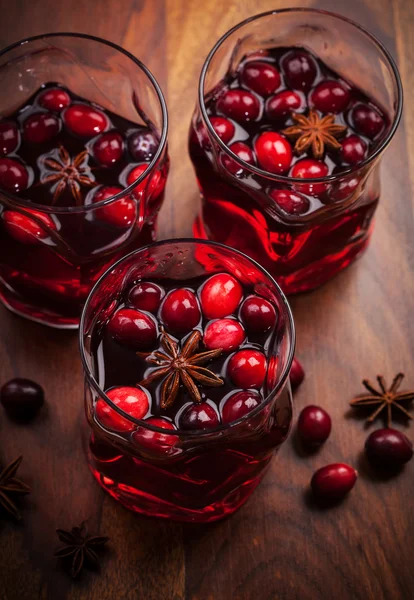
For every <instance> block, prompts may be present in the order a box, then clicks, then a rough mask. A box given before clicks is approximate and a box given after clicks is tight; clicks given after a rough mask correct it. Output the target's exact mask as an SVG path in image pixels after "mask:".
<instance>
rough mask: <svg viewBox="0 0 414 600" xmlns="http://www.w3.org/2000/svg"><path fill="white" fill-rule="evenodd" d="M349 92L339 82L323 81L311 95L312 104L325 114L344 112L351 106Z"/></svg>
mask: <svg viewBox="0 0 414 600" xmlns="http://www.w3.org/2000/svg"><path fill="white" fill-rule="evenodd" d="M350 99H351V95H350V93H349V90H348V89H347V88H346V87H345V86H344V85H343V84H342V83H340V82H339V81H334V80H328V81H322V83H320V84H319V85H317V86H316V88H315V89H314V90H313V92H312V93H311V95H310V102H311V104H312V106H314V107H315V108H316V109H317V110H320V111H321V112H323V113H340V112H343V111H344V110H345V109H346V107H347V106H348V104H349V100H350Z"/></svg>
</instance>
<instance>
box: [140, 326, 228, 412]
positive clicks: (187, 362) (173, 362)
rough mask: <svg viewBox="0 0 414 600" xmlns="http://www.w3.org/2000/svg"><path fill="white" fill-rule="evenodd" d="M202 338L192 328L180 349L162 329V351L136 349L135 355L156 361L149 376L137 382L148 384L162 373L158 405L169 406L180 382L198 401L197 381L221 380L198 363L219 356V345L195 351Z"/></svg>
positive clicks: (213, 382) (209, 383)
mask: <svg viewBox="0 0 414 600" xmlns="http://www.w3.org/2000/svg"><path fill="white" fill-rule="evenodd" d="M200 340H201V333H200V332H199V331H193V333H192V334H191V335H190V336H189V338H188V339H187V341H186V342H185V344H184V346H183V347H182V349H181V351H180V347H179V345H178V343H177V342H176V341H175V340H174V338H172V337H171V336H170V335H168V333H166V332H165V331H164V330H163V331H162V336H161V345H162V347H163V349H164V352H160V351H156V352H152V353H151V354H143V353H142V352H137V354H138V356H143V357H144V358H145V360H146V361H147V362H149V363H150V364H153V365H157V368H156V369H154V370H153V371H152V372H151V374H150V375H148V377H146V378H145V379H143V380H142V381H141V382H140V383H139V385H142V386H143V387H147V386H148V385H149V384H150V383H152V382H153V381H156V380H157V379H159V378H160V377H164V378H165V379H164V381H163V384H162V387H161V408H168V407H169V406H171V405H172V404H173V402H174V400H175V399H176V397H177V394H178V390H179V387H180V382H182V383H183V384H184V385H185V387H186V388H187V391H188V393H189V394H190V396H191V398H192V399H193V400H194V402H201V394H200V390H199V389H198V386H197V383H196V382H197V381H198V382H199V383H201V384H202V385H206V386H212V387H219V386H221V385H223V384H224V381H223V380H222V379H221V378H220V377H218V376H217V375H216V374H215V373H213V372H212V371H210V370H209V369H206V368H205V367H200V365H202V364H204V363H206V362H208V361H209V360H211V359H213V358H216V357H217V356H220V354H221V353H222V349H221V348H217V349H216V350H209V351H207V352H201V353H198V354H196V353H195V352H196V350H197V348H198V346H199V343H200Z"/></svg>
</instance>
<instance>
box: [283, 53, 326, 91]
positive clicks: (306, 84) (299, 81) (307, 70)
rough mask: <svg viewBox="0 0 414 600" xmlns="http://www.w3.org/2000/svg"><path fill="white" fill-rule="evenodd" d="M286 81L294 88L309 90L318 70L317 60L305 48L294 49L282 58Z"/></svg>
mask: <svg viewBox="0 0 414 600" xmlns="http://www.w3.org/2000/svg"><path fill="white" fill-rule="evenodd" d="M282 68H283V71H284V73H285V79H286V82H287V83H288V85H289V86H290V87H292V88H293V89H294V90H304V91H306V90H309V89H310V87H311V86H312V84H313V82H314V81H315V79H316V75H317V72H318V69H317V66H316V62H315V60H314V59H313V58H312V56H310V54H308V53H307V52H304V51H303V50H292V51H291V52H289V53H288V54H286V56H284V57H283V59H282Z"/></svg>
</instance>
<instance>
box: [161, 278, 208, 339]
mask: <svg viewBox="0 0 414 600" xmlns="http://www.w3.org/2000/svg"><path fill="white" fill-rule="evenodd" d="M200 317H201V314H200V307H199V305H198V302H197V298H196V297H195V296H194V294H193V292H191V291H190V290H186V289H179V290H173V291H172V292H170V293H169V294H167V296H166V297H165V300H164V302H163V304H162V306H161V319H162V320H163V322H164V324H165V326H166V328H167V329H168V330H169V331H171V332H172V333H187V332H188V331H191V330H192V329H194V327H195V326H196V325H198V323H199V321H200Z"/></svg>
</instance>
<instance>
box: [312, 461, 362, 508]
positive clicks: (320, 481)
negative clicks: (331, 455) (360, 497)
mask: <svg viewBox="0 0 414 600" xmlns="http://www.w3.org/2000/svg"><path fill="white" fill-rule="evenodd" d="M357 477H358V473H357V472H356V471H355V469H353V468H352V467H350V466H349V465H345V464H342V463H334V464H332V465H327V466H326V467H322V468H321V469H318V471H316V473H314V475H313V477H312V481H311V487H312V491H313V493H314V494H315V495H316V496H317V497H318V498H319V499H321V500H340V499H341V498H342V497H343V496H345V494H347V493H348V492H350V491H351V490H352V488H353V487H354V485H355V482H356V480H357Z"/></svg>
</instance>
